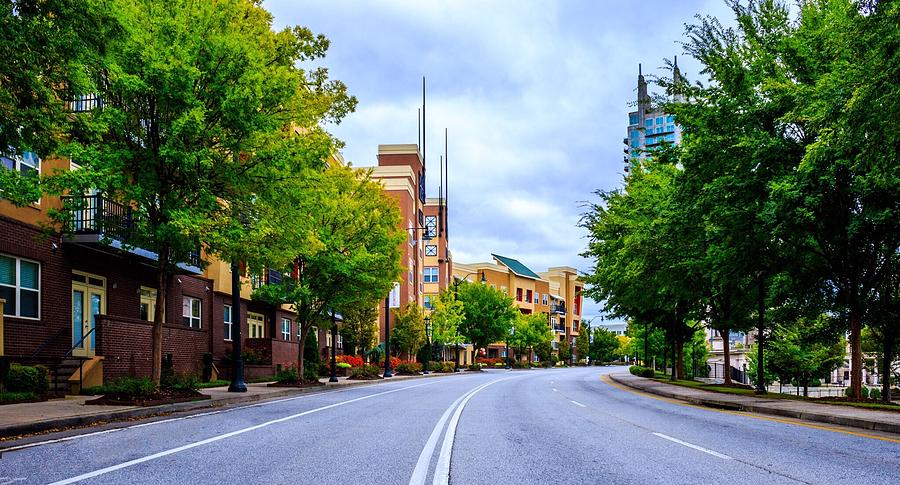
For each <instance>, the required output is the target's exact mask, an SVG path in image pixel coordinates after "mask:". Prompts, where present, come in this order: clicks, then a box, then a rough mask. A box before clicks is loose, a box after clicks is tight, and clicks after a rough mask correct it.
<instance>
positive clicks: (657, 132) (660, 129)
mask: <svg viewBox="0 0 900 485" xmlns="http://www.w3.org/2000/svg"><path fill="white" fill-rule="evenodd" d="M662 132H663V127H662V126H657V127H656V134H657V135H658V134H660V133H662Z"/></svg>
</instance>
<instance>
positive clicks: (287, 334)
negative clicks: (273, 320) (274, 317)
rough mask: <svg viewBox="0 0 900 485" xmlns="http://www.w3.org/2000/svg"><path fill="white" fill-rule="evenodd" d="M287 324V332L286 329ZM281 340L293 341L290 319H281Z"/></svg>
mask: <svg viewBox="0 0 900 485" xmlns="http://www.w3.org/2000/svg"><path fill="white" fill-rule="evenodd" d="M285 323H286V324H287V330H285V329H284V328H285V325H284V324H285ZM281 338H282V340H284V341H285V342H290V341H291V319H290V318H284V317H281Z"/></svg>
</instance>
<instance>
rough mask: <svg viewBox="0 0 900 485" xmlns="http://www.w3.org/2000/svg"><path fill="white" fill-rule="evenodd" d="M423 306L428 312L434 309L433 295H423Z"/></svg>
mask: <svg viewBox="0 0 900 485" xmlns="http://www.w3.org/2000/svg"><path fill="white" fill-rule="evenodd" d="M424 305H425V308H427V309H429V310H433V309H434V295H425V296H424Z"/></svg>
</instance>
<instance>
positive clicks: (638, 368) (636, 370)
mask: <svg viewBox="0 0 900 485" xmlns="http://www.w3.org/2000/svg"><path fill="white" fill-rule="evenodd" d="M643 369H644V368H643V367H641V366H639V365H633V366H631V367H629V368H628V372H631V373H632V374H634V375H636V376H639V375H641V371H642V370H643Z"/></svg>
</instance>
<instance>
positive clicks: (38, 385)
mask: <svg viewBox="0 0 900 485" xmlns="http://www.w3.org/2000/svg"><path fill="white" fill-rule="evenodd" d="M3 385H4V388H5V389H6V390H7V391H9V392H30V393H33V394H36V395H39V394H44V393H45V392H47V391H48V390H49V389H50V372H49V371H48V370H47V368H46V367H44V366H42V365H34V366H32V365H20V364H12V365H10V366H9V373H8V374H7V375H6V381H5V382H4V383H3Z"/></svg>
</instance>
